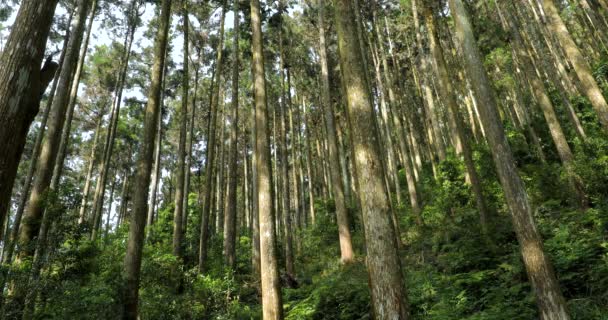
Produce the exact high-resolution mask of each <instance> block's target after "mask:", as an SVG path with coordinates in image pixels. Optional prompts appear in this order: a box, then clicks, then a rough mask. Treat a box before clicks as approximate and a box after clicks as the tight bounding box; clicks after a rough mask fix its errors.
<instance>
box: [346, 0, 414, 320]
mask: <svg viewBox="0 0 608 320" xmlns="http://www.w3.org/2000/svg"><path fill="white" fill-rule="evenodd" d="M334 5H335V7H336V9H335V10H336V27H337V30H338V48H339V50H338V51H339V56H340V66H341V70H342V77H343V81H344V82H345V86H346V94H347V97H348V108H347V110H348V117H349V121H350V129H351V135H352V143H353V150H354V154H355V165H356V172H357V179H358V187H359V190H358V191H359V194H360V196H361V210H362V214H363V225H364V229H365V239H366V247H367V269H368V272H369V284H370V289H371V296H372V306H373V309H374V316H375V318H377V319H408V318H409V307H408V304H407V301H406V294H405V288H404V285H403V283H404V282H403V275H402V273H401V261H400V260H399V255H398V253H397V244H396V237H395V231H394V229H393V224H392V222H391V212H390V211H391V207H390V203H389V200H388V197H387V193H388V190H387V189H386V185H385V184H384V175H385V173H384V172H383V169H382V163H381V162H382V161H381V156H380V150H379V144H378V143H379V140H378V135H379V133H378V131H377V128H376V126H375V124H374V121H375V120H374V117H375V115H374V110H373V107H372V105H371V104H370V97H369V91H368V90H367V86H366V81H365V74H364V69H363V66H362V64H361V61H362V57H361V51H360V48H359V40H358V39H357V35H356V34H357V31H356V29H355V24H354V19H353V17H352V10H353V9H352V5H351V1H349V0H334Z"/></svg>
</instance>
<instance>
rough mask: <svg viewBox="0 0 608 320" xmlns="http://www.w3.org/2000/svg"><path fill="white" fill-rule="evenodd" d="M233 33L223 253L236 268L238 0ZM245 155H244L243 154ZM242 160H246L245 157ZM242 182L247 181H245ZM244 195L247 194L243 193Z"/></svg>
mask: <svg viewBox="0 0 608 320" xmlns="http://www.w3.org/2000/svg"><path fill="white" fill-rule="evenodd" d="M233 6H234V8H233V11H234V28H233V29H232V32H233V33H234V38H233V44H232V46H233V60H232V63H233V65H232V115H231V119H230V151H229V156H228V195H227V197H226V210H225V211H224V212H225V214H224V251H225V252H224V255H225V263H226V266H228V267H229V268H231V269H232V270H235V268H236V214H237V211H236V207H237V206H236V204H237V203H236V202H237V196H236V187H237V168H238V167H237V166H238V161H237V160H238V159H237V155H238V138H239V71H240V70H239V68H240V64H239V32H240V21H239V20H240V15H239V1H238V0H234V4H233ZM245 157H246V155H245ZM244 161H247V159H246V158H245V159H244ZM243 183H245V184H246V183H247V182H246V181H245V182H243ZM245 196H246V197H247V196H248V195H245Z"/></svg>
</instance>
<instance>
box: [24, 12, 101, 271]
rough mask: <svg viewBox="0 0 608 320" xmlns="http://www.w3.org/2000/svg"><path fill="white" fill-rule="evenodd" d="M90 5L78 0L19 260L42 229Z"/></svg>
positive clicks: (26, 212) (31, 248)
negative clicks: (70, 85)
mask: <svg viewBox="0 0 608 320" xmlns="http://www.w3.org/2000/svg"><path fill="white" fill-rule="evenodd" d="M89 5H90V0H80V1H79V2H78V9H77V10H78V11H77V14H76V19H75V20H74V21H73V24H72V27H71V30H72V32H71V34H72V36H71V37H70V40H69V42H68V47H67V51H66V55H65V60H64V65H63V66H62V68H61V74H60V78H59V82H58V85H57V92H56V96H55V99H54V101H53V106H52V108H51V117H50V120H51V121H50V123H49V127H48V132H47V136H46V140H45V141H44V142H43V144H42V150H41V153H40V157H39V158H38V159H37V165H36V174H35V176H36V179H35V180H34V184H33V188H32V192H31V194H30V198H29V202H28V205H27V207H26V209H25V215H24V218H23V219H24V220H23V226H22V227H21V230H20V232H19V243H20V247H22V248H24V250H22V251H21V252H20V254H19V258H20V260H23V258H25V257H28V256H31V255H33V254H34V251H33V250H34V247H33V246H31V245H30V244H31V241H32V240H33V239H34V238H35V237H36V236H38V231H39V230H40V222H41V220H42V217H43V214H44V209H45V208H44V207H45V204H44V202H45V201H44V199H45V198H46V196H47V195H48V194H49V192H52V191H51V190H49V186H50V183H51V176H52V174H53V167H54V165H55V160H56V157H57V151H58V148H59V143H60V139H61V131H62V128H63V125H64V121H65V114H66V108H67V104H68V99H69V83H70V80H71V76H72V74H73V70H74V68H75V67H76V63H77V61H78V60H77V59H78V48H79V47H80V45H81V42H82V37H83V34H84V29H85V22H86V17H87V12H88V8H89Z"/></svg>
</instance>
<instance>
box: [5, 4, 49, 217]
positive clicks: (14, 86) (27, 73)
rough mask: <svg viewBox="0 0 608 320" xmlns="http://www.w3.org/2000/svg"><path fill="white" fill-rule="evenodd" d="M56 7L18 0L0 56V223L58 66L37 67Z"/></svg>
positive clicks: (6, 209) (40, 60) (46, 64)
mask: <svg viewBox="0 0 608 320" xmlns="http://www.w3.org/2000/svg"><path fill="white" fill-rule="evenodd" d="M56 6H57V0H49V1H38V0H23V1H21V6H20V7H19V12H18V13H17V17H16V19H15V23H14V24H13V26H12V29H11V33H10V35H9V37H8V40H7V42H6V46H5V47H4V50H3V51H2V55H1V56H0V66H2V67H0V114H1V115H2V117H0V145H1V146H2V147H1V150H2V152H0V225H4V221H5V218H6V213H7V211H8V208H9V207H10V198H11V191H12V189H13V184H14V182H15V177H16V175H17V168H18V166H19V160H20V159H21V154H22V153H23V148H24V147H25V139H26V136H27V132H28V130H29V128H30V125H31V124H32V121H34V118H35V116H36V114H37V113H38V110H39V108H40V98H41V97H42V94H43V93H44V91H45V90H46V87H47V86H48V84H49V83H50V81H51V80H52V79H53V77H54V75H55V71H56V70H57V68H58V65H57V64H55V63H54V62H51V61H50V60H48V63H45V67H43V68H42V70H41V69H40V64H41V62H42V58H43V55H44V49H45V46H46V40H47V37H48V35H49V30H50V28H51V24H52V22H53V14H54V12H55V7H56ZM24 44H27V45H24Z"/></svg>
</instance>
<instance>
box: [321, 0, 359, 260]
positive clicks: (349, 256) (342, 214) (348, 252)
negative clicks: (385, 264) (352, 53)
mask: <svg viewBox="0 0 608 320" xmlns="http://www.w3.org/2000/svg"><path fill="white" fill-rule="evenodd" d="M324 7H325V4H324V3H323V1H318V10H319V13H318V15H319V17H318V21H319V25H318V27H319V63H320V64H321V98H322V101H323V110H324V112H323V115H324V119H325V130H326V132H327V144H328V149H329V157H330V159H329V163H330V173H331V179H332V186H333V192H334V200H335V202H336V217H337V220H338V234H339V238H340V253H341V260H342V262H343V263H349V262H352V261H353V259H354V252H353V245H352V240H351V235H350V224H349V218H348V212H347V211H346V198H345V196H344V185H343V183H342V179H340V158H339V154H338V152H339V151H338V137H337V135H336V125H335V117H334V111H333V108H332V104H331V96H330V87H329V67H328V63H327V45H326V41H325V18H324V14H325V13H324V12H325V10H324Z"/></svg>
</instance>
